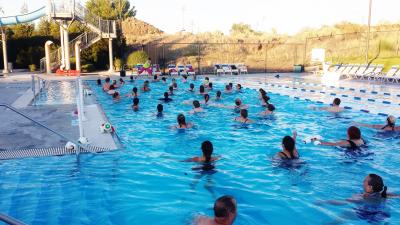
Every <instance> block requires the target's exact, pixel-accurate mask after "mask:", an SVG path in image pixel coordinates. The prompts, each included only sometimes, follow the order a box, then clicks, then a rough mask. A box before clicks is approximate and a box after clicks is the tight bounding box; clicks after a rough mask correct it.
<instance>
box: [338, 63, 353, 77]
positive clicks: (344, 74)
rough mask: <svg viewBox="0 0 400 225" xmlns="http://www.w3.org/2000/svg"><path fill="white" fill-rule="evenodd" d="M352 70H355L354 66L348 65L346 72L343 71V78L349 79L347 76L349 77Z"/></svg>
mask: <svg viewBox="0 0 400 225" xmlns="http://www.w3.org/2000/svg"><path fill="white" fill-rule="evenodd" d="M352 68H353V65H351V64H349V65H347V67H346V68H344V70H343V72H342V74H341V76H342V77H343V78H347V76H348V74H349V72H350V70H351V69H352Z"/></svg>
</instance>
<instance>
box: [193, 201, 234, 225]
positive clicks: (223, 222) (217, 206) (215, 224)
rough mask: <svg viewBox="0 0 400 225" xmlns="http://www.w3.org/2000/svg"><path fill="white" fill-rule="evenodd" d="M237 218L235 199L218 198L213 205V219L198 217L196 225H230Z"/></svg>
mask: <svg viewBox="0 0 400 225" xmlns="http://www.w3.org/2000/svg"><path fill="white" fill-rule="evenodd" d="M236 216H237V203H236V199H235V198H234V197H232V196H229V195H224V196H222V197H220V198H218V199H217V200H216V201H215V203H214V217H213V218H210V217H204V216H200V217H198V218H197V219H196V221H195V224H196V225H232V224H233V222H235V219H236Z"/></svg>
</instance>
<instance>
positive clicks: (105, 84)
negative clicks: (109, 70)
mask: <svg viewBox="0 0 400 225" xmlns="http://www.w3.org/2000/svg"><path fill="white" fill-rule="evenodd" d="M110 81H111V79H110V78H109V77H107V78H106V80H105V82H104V84H103V91H105V92H107V91H109V90H110V86H111V84H110Z"/></svg>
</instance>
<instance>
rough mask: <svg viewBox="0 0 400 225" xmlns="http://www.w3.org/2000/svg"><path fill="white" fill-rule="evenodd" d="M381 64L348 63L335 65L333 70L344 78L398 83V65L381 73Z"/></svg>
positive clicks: (399, 71)
mask: <svg viewBox="0 0 400 225" xmlns="http://www.w3.org/2000/svg"><path fill="white" fill-rule="evenodd" d="M383 68H384V66H383V64H379V65H375V64H370V65H369V66H368V65H366V64H362V65H359V64H348V65H335V66H334V68H333V71H334V72H336V73H338V74H339V75H340V76H341V78H344V79H346V78H347V79H361V80H364V79H367V80H377V81H382V82H384V81H385V82H393V83H395V82H396V83H398V82H399V81H400V70H399V66H398V65H396V66H392V68H390V70H389V71H388V72H387V73H383Z"/></svg>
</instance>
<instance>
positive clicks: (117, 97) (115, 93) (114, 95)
mask: <svg viewBox="0 0 400 225" xmlns="http://www.w3.org/2000/svg"><path fill="white" fill-rule="evenodd" d="M112 97H113V100H114V101H115V102H119V100H121V95H120V94H119V92H118V91H116V92H114V94H113V95H112Z"/></svg>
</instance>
